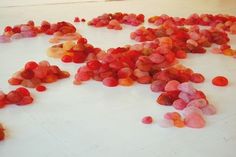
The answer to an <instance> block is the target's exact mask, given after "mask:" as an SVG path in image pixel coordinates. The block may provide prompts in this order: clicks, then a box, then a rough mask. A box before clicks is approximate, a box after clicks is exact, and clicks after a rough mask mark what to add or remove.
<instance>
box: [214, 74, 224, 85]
mask: <svg viewBox="0 0 236 157" xmlns="http://www.w3.org/2000/svg"><path fill="white" fill-rule="evenodd" d="M212 84H213V85H215V86H227V85H228V79H227V78H226V77H224V76H217V77H215V78H213V79H212Z"/></svg>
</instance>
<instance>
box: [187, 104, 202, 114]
mask: <svg viewBox="0 0 236 157" xmlns="http://www.w3.org/2000/svg"><path fill="white" fill-rule="evenodd" d="M192 113H197V114H200V115H202V110H200V109H199V108H197V107H194V106H189V107H186V108H185V109H184V110H183V115H184V116H187V115H189V114H192Z"/></svg>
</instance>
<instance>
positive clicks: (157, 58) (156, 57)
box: [149, 53, 165, 64]
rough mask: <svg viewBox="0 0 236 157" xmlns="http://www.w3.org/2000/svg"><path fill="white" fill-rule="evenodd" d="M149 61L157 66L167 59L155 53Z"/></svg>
mask: <svg viewBox="0 0 236 157" xmlns="http://www.w3.org/2000/svg"><path fill="white" fill-rule="evenodd" d="M149 59H150V60H151V61H152V62H153V63H156V64H159V63H162V62H164V61H165V57H164V56H162V55H161V54H159V53H153V54H151V55H150V56H149Z"/></svg>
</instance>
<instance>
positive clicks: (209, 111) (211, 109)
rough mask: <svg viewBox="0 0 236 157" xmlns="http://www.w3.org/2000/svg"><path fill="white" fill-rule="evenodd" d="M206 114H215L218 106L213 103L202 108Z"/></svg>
mask: <svg viewBox="0 0 236 157" xmlns="http://www.w3.org/2000/svg"><path fill="white" fill-rule="evenodd" d="M201 110H202V112H203V114H204V115H214V114H216V108H215V106H213V105H207V106H205V107H203V108H201Z"/></svg>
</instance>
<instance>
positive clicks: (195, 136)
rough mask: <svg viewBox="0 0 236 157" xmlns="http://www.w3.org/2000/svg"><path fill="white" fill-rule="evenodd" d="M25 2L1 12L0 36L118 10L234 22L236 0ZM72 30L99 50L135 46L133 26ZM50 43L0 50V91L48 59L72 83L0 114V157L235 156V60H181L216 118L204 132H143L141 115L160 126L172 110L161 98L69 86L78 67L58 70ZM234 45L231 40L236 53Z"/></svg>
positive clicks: (140, 90) (139, 90) (26, 42)
mask: <svg viewBox="0 0 236 157" xmlns="http://www.w3.org/2000/svg"><path fill="white" fill-rule="evenodd" d="M4 2H6V3H5V4H7V5H5V4H4ZM8 2H9V3H8ZM10 2H13V1H1V6H3V4H4V6H14V5H19V2H20V1H17V3H10ZM15 2H16V1H15ZM28 2H30V1H25V2H23V1H22V3H20V4H24V6H19V7H1V8H0V31H2V30H3V29H4V26H6V25H14V24H21V23H25V22H27V21H28V20H35V21H36V23H37V24H39V22H40V21H41V20H49V21H51V22H57V21H61V20H67V21H70V22H72V21H73V19H74V17H75V16H79V17H84V18H86V19H91V18H92V17H95V16H98V15H100V14H102V13H105V12H116V11H122V12H129V13H131V12H134V13H144V14H145V16H146V17H150V16H153V15H160V14H162V13H166V14H169V15H172V16H183V17H187V16H188V15H190V14H191V13H195V12H196V13H214V14H217V13H228V14H231V15H234V16H236V5H235V1H234V0H226V1H225V0H224V1H223V0H221V1H219V0H215V1H214V0H209V1H205V0H198V1H195V0H188V1H186V0H178V1H162V0H145V1H144V0H143V1H141V0H133V1H120V2H89V3H84V2H83V3H73V4H57V5H39V6H37V5H35V6H27V5H31V4H32V3H28ZM31 2H33V1H31ZM35 2H36V1H35ZM40 2H44V1H42V0H41V1H40ZM47 2H50V3H51V2H53V3H54V2H55V1H47ZM59 2H62V1H59ZM25 5H26V6H25ZM76 26H77V28H78V29H79V32H80V33H81V34H82V35H84V36H85V37H86V38H88V41H89V43H92V44H93V45H95V46H98V47H101V48H103V49H107V48H110V47H117V46H123V45H125V44H132V43H135V42H134V41H131V40H130V38H129V33H130V32H131V31H134V30H135V29H136V28H135V27H131V26H124V29H123V30H122V31H113V30H106V29H95V28H91V27H89V26H87V25H86V24H82V23H80V24H76ZM48 39H49V37H48V36H39V37H36V38H34V39H22V40H19V41H14V42H12V43H9V44H0V90H3V91H5V92H7V91H9V90H11V89H15V87H12V86H9V85H8V83H7V80H8V78H9V77H10V76H11V75H12V74H13V73H14V72H15V71H17V70H19V69H20V68H22V67H23V65H24V63H25V62H27V61H29V60H35V61H40V60H48V61H50V63H52V64H57V65H59V66H60V67H61V68H62V69H64V70H68V71H70V72H71V74H72V77H71V78H70V79H67V80H62V81H58V82H56V83H54V84H50V85H47V87H48V90H47V91H46V92H45V93H41V94H40V93H37V92H36V91H35V90H31V91H32V94H33V95H34V97H35V102H34V103H33V104H32V105H31V106H25V107H17V106H14V105H12V106H8V107H6V108H4V109H1V110H0V122H2V123H3V124H4V125H5V126H6V128H7V138H6V140H5V141H4V142H1V143H0V157H111V156H112V157H160V156H164V157H184V156H191V157H199V156H202V157H210V156H214V157H222V156H225V157H234V156H235V153H236V150H235V145H236V123H235V121H236V110H235V100H236V98H235V91H236V80H235V78H236V61H235V59H233V58H230V57H225V56H222V55H214V54H211V53H207V54H205V55H197V54H196V55H189V56H188V59H186V60H184V61H182V63H183V64H184V65H186V66H189V67H191V68H192V69H193V70H195V71H196V72H200V73H202V74H204V76H205V77H206V81H205V82H204V83H203V84H200V85H195V87H196V88H198V89H201V90H203V91H204V92H205V93H206V95H207V96H208V99H209V101H210V102H211V103H212V104H214V105H215V106H216V107H217V109H218V114H217V115H215V116H211V117H207V119H206V120H207V126H206V127H205V128H203V129H190V128H183V129H176V128H169V129H163V128H160V127H158V125H157V124H156V123H154V124H153V125H149V126H146V125H143V124H141V122H140V120H141V118H142V117H143V116H145V115H151V116H153V117H154V118H155V119H156V120H157V121H158V119H160V118H162V116H163V114H164V113H165V112H167V111H174V109H173V108H171V107H170V108H168V107H162V106H159V105H158V104H156V102H155V100H156V98H157V96H158V95H159V94H158V93H157V94H156V93H152V92H151V91H150V89H149V86H148V85H138V84H135V85H134V86H133V87H128V88H126V87H116V88H107V87H104V86H103V85H102V84H101V83H99V82H94V81H89V82H86V83H84V84H83V85H81V86H74V85H73V84H72V81H73V74H74V73H75V72H76V70H77V68H78V67H79V65H75V64H63V63H61V61H59V60H56V59H52V58H49V57H47V56H46V50H47V48H48V47H49V46H51V44H50V43H48ZM235 43H236V38H235V37H233V38H232V41H231V44H232V45H233V47H234V48H236V45H235ZM216 75H224V76H226V77H228V78H229V81H230V84H229V86H228V87H225V88H219V87H214V86H212V85H211V79H212V78H213V77H214V76H216Z"/></svg>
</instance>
